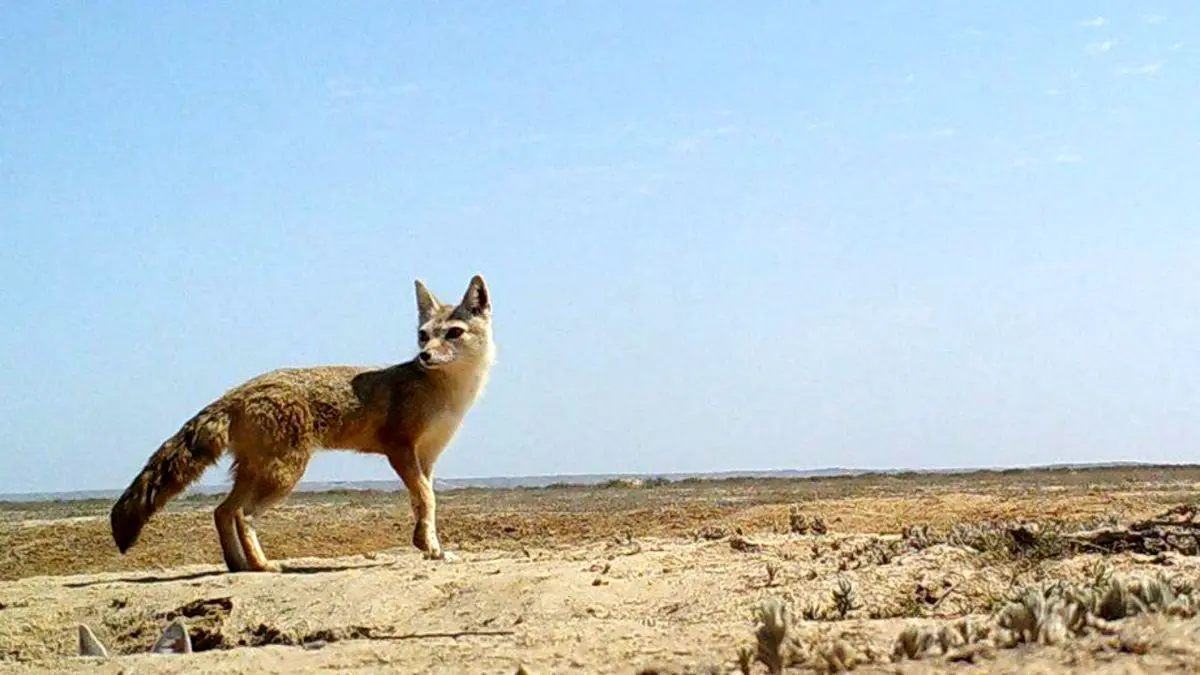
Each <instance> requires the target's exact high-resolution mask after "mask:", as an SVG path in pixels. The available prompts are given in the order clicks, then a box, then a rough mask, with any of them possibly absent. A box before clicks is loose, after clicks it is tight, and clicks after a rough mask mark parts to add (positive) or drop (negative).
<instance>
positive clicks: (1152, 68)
mask: <svg viewBox="0 0 1200 675" xmlns="http://www.w3.org/2000/svg"><path fill="white" fill-rule="evenodd" d="M1162 67H1163V64H1162V63H1147V64H1145V65H1141V66H1122V67H1120V68H1117V74H1118V75H1157V74H1158V72H1159V71H1160V70H1162Z"/></svg>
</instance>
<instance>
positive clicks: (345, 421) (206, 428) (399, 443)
mask: <svg viewBox="0 0 1200 675" xmlns="http://www.w3.org/2000/svg"><path fill="white" fill-rule="evenodd" d="M414 285H415V289H416V308H417V335H416V338H417V346H418V352H417V354H416V355H415V356H414V357H412V358H411V359H409V360H408V361H404V362H401V363H397V364H394V365H391V366H387V367H368V366H338V365H327V366H314V367H307V368H280V369H277V370H271V371H267V372H265V373H262V374H260V375H258V376H255V377H253V378H251V379H249V380H246V381H245V382H243V383H242V384H240V385H237V386H235V387H233V388H232V389H229V390H228V391H226V392H225V393H224V394H223V395H222V396H221V397H219V398H217V399H216V400H214V401H212V402H211V403H209V404H208V405H206V406H204V407H203V408H201V409H200V410H199V411H198V412H197V413H196V414H195V415H194V416H192V417H191V418H190V419H188V420H187V421H186V422H184V423H183V425H182V426H181V427H180V428H179V430H178V431H176V432H175V433H174V434H173V435H172V436H171V437H169V438H167V439H166V440H165V441H163V442H162V444H161V445H160V446H159V447H158V449H157V450H155V451H154V453H153V454H151V455H150V457H149V459H148V460H146V463H145V465H144V467H143V468H142V470H141V472H140V473H138V474H137V476H136V477H134V479H133V481H132V482H131V483H130V484H129V486H128V487H127V488H126V489H125V491H124V492H123V493H122V494H121V496H120V497H119V498H118V499H117V501H116V503H115V504H114V505H113V507H112V511H111V514H110V524H111V529H112V536H113V541H114V542H115V543H116V546H117V549H118V551H120V553H121V554H122V555H124V554H125V553H126V552H127V551H129V549H130V548H131V547H132V546H133V545H134V544H135V543H137V540H138V536H139V534H140V533H141V531H142V529H143V528H144V527H145V525H146V523H147V522H149V520H150V519H151V517H153V516H154V514H155V513H157V512H158V511H159V510H161V509H162V508H163V507H164V506H166V504H167V503H168V502H169V501H170V500H171V499H173V498H174V497H175V496H176V495H178V494H179V493H180V492H182V491H183V490H184V489H185V488H186V487H187V486H188V485H190V484H191V483H192V482H194V481H195V480H197V479H198V478H199V477H200V476H201V475H202V474H203V473H204V472H205V470H207V469H208V468H209V467H210V466H212V465H213V464H215V463H216V462H217V461H218V460H219V459H220V457H221V456H222V455H223V454H224V453H226V452H229V453H231V454H232V462H231V466H230V475H231V478H232V486H231V488H230V490H229V493H228V494H227V495H226V496H225V499H224V500H223V501H222V502H221V503H220V504H219V505H218V506H217V507H216V508H215V509H214V510H213V520H214V521H215V524H216V529H217V536H218V540H219V542H220V544H221V552H222V556H223V558H224V562H225V566H226V567H227V568H228V570H229V571H230V572H279V571H281V567H280V565H279V563H278V562H276V561H273V560H270V559H269V558H268V557H267V555H266V554H265V553H264V551H263V549H262V545H261V544H260V543H259V541H258V535H257V533H256V532H255V530H254V527H253V526H252V524H251V521H252V520H253V519H254V517H255V516H258V515H261V514H262V513H264V512H265V511H266V510H267V509H269V508H271V507H272V506H275V505H277V504H279V503H280V502H282V501H283V500H284V499H285V498H286V497H287V496H288V495H289V494H290V493H291V492H292V490H293V489H294V488H295V487H296V484H297V483H298V482H299V481H300V478H301V476H303V475H304V472H305V470H306V468H307V467H308V463H309V460H310V459H311V458H312V456H313V454H314V453H315V452H316V451H318V450H347V451H353V452H358V453H365V454H374V455H383V456H384V457H385V458H386V459H387V461H388V463H389V464H390V465H391V467H392V469H393V470H394V471H395V472H396V474H397V475H398V476H399V477H400V480H401V481H402V482H403V484H404V486H405V488H406V489H407V491H408V494H409V499H410V505H411V508H412V513H413V518H414V520H415V525H414V528H413V533H412V544H413V546H415V547H416V548H417V549H418V550H419V551H421V552H422V554H423V556H424V557H425V558H426V559H431V560H455V559H457V558H458V556H457V555H456V554H454V553H451V552H448V551H446V550H444V549H443V548H442V546H441V543H440V542H439V541H438V535H437V516H436V511H437V500H436V496H435V495H434V490H433V467H434V463H435V462H436V461H437V459H438V458H439V456H440V455H441V454H442V452H443V450H445V448H446V447H447V446H448V445H449V444H450V442H451V441H452V440H453V438H454V436H455V435H456V433H457V431H458V429H459V428H460V426H461V425H462V423H463V420H464V418H465V416H466V414H467V411H468V410H469V409H470V408H471V407H472V406H473V404H474V403H475V401H476V399H477V398H478V397H479V396H480V394H481V393H482V391H483V389H484V387H485V385H486V383H487V380H488V376H489V373H490V370H491V368H492V364H493V362H494V361H495V354H496V346H495V342H494V340H493V337H492V303H491V294H490V292H489V290H488V286H487V283H486V282H485V281H484V279H483V276H482V275H480V274H476V275H474V276H473V277H472V278H471V280H470V282H469V284H468V286H467V290H466V292H465V293H464V294H463V296H462V298H461V299H460V300H459V302H458V303H457V304H446V303H443V302H441V301H440V300H438V298H437V297H436V296H435V295H434V294H433V293H432V292H430V291H429V289H428V288H426V286H425V284H424V283H423V282H422V281H421V280H420V279H419V278H418V279H415V281H414Z"/></svg>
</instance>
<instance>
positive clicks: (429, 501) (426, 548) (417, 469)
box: [388, 450, 455, 560]
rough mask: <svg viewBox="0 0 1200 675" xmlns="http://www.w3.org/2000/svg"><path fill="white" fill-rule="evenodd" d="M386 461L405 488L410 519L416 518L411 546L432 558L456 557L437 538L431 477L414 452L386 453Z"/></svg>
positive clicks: (435, 504)
mask: <svg viewBox="0 0 1200 675" xmlns="http://www.w3.org/2000/svg"><path fill="white" fill-rule="evenodd" d="M388 461H389V462H391V465H392V468H393V469H395V470H396V473H397V474H399V475H400V480H402V481H404V487H405V488H407V489H408V496H409V500H410V501H411V503H412V511H413V519H414V520H415V521H416V524H415V525H414V526H413V536H412V543H413V546H416V547H417V549H419V550H420V551H422V552H424V554H425V557H426V558H430V559H432V560H443V559H449V560H453V559H455V556H454V555H453V554H451V553H447V552H446V551H443V550H442V545H441V544H440V543H439V542H438V537H437V497H436V496H435V495H434V494H433V481H432V480H431V479H430V477H429V475H428V474H427V473H426V472H425V471H424V470H423V469H422V467H421V463H420V462H419V461H418V460H417V457H416V453H414V452H413V451H412V450H406V451H404V452H401V453H399V454H398V455H389V456H388Z"/></svg>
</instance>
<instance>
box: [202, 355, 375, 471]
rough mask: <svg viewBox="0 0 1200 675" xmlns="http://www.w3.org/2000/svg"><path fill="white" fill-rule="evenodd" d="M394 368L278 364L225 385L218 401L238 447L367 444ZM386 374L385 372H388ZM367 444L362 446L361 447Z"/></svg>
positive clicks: (353, 447) (348, 446)
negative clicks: (244, 379)
mask: <svg viewBox="0 0 1200 675" xmlns="http://www.w3.org/2000/svg"><path fill="white" fill-rule="evenodd" d="M394 370H395V369H394V368H387V369H377V368H369V367H362V366H316V367H310V368H281V369H278V370H272V371H269V372H266V373H263V374H262V375H259V376H257V377H254V378H251V379H250V380H247V381H246V382H244V383H242V384H241V385H239V386H237V387H234V388H233V389H231V390H229V391H228V392H227V393H226V394H225V396H224V397H222V401H223V403H224V405H225V407H226V409H227V410H228V411H229V414H230V418H231V420H232V424H231V429H232V434H233V436H234V438H233V445H234V452H235V453H237V452H238V447H239V446H242V448H243V449H247V450H248V449H249V448H248V447H246V446H248V445H262V444H264V443H265V444H269V445H274V446H279V445H287V446H293V447H294V446H309V447H311V446H314V445H316V446H323V447H331V448H332V447H346V448H348V449H358V446H361V445H369V444H370V442H371V436H372V435H373V434H369V433H367V432H368V431H370V430H371V429H372V428H374V427H377V426H379V425H380V424H383V423H384V421H385V419H386V417H387V414H388V409H389V408H390V403H391V394H392V389H393V387H391V386H389V382H388V380H389V379H392V378H395V377H396V374H395V373H394ZM389 375H390V376H391V377H390V378H389ZM362 449H367V448H362Z"/></svg>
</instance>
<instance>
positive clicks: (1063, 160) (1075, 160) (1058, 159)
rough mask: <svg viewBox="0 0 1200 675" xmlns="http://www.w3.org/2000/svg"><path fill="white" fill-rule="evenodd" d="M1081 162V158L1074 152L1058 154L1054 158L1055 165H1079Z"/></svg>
mask: <svg viewBox="0 0 1200 675" xmlns="http://www.w3.org/2000/svg"><path fill="white" fill-rule="evenodd" d="M1082 162H1083V156H1082V155H1080V154H1078V153H1074V152H1060V153H1059V154H1057V155H1055V156H1054V163H1055V164H1080V163H1082Z"/></svg>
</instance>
